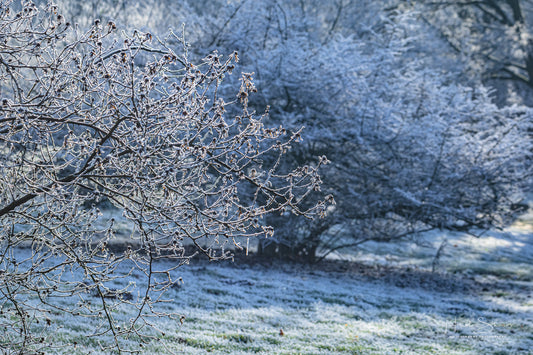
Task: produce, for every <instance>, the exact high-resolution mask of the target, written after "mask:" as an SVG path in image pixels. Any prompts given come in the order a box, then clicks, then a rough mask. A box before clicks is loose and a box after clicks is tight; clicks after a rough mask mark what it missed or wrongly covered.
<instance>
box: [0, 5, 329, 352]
mask: <svg viewBox="0 0 533 355" xmlns="http://www.w3.org/2000/svg"><path fill="white" fill-rule="evenodd" d="M11 5H12V4H11V3H10V2H2V4H1V5H0V38H1V41H0V88H1V91H2V94H1V98H0V100H1V102H0V104H1V107H0V152H1V154H0V309H1V313H0V329H1V331H0V332H1V335H0V349H2V351H7V352H9V351H20V353H28V352H34V351H35V352H38V351H40V350H43V349H45V347H46V344H42V345H41V344H40V339H41V338H42V336H43V334H44V333H45V332H49V331H53V329H54V327H55V325H54V324H51V323H50V322H49V321H47V320H46V319H47V314H48V313H49V312H57V311H59V312H66V313H69V314H71V315H74V316H80V317H97V318H98V319H100V321H101V322H100V325H99V327H98V328H97V329H96V330H95V332H94V333H93V334H90V336H92V337H95V339H98V336H99V335H100V334H112V335H113V338H114V341H115V343H114V344H101V345H102V346H103V347H104V348H106V347H107V346H110V347H113V348H115V350H119V349H120V348H121V344H122V343H121V341H122V340H121V339H124V338H127V337H131V336H135V337H138V339H139V341H140V342H142V341H143V337H144V336H145V335H146V334H148V333H149V331H148V333H145V329H146V328H147V326H149V325H150V321H149V317H150V316H151V315H154V312H156V315H163V314H164V313H157V310H158V308H157V305H158V303H160V302H163V301H164V296H163V293H164V291H165V290H166V289H167V288H168V287H170V286H171V285H172V284H173V282H174V280H173V274H171V273H170V271H171V270H172V269H174V268H177V267H178V266H179V265H182V264H184V263H187V262H188V260H189V259H190V257H191V256H192V254H194V253H203V254H205V255H206V256H207V257H209V258H210V259H211V260H218V259H226V258H229V257H231V255H230V254H229V253H228V252H226V251H224V248H225V245H227V244H228V243H230V244H233V243H237V242H236V241H235V238H236V237H254V236H262V235H267V236H268V235H271V234H272V228H271V227H270V226H268V224H265V223H263V222H262V221H261V220H262V218H263V216H264V215H266V214H268V213H271V212H274V211H279V210H281V209H290V210H291V211H292V212H294V213H296V214H301V215H305V216H308V217H312V216H314V215H315V214H317V213H322V214H323V213H324V211H325V209H326V205H325V204H324V203H322V202H318V203H313V204H312V205H306V206H303V204H302V202H303V199H304V198H305V197H306V196H307V195H308V194H309V193H310V192H311V191H313V190H317V189H318V188H319V185H320V183H321V180H320V177H319V176H318V174H317V169H318V168H319V167H320V165H322V164H324V163H325V162H326V160H325V159H320V160H317V163H316V164H314V165H313V167H308V168H306V169H298V170H295V171H292V172H291V171H285V172H283V171H282V169H279V168H280V167H281V165H282V161H283V155H285V153H286V152H287V150H288V149H289V147H290V145H291V144H292V143H293V142H294V141H296V140H297V139H298V137H299V135H300V132H299V131H298V130H295V131H294V132H287V131H285V129H283V128H281V127H275V128H270V127H266V126H265V125H264V123H263V120H264V119H265V117H266V115H263V116H256V115H255V114H254V112H253V111H252V110H251V109H250V108H249V107H248V100H249V95H250V94H252V93H253V92H255V91H256V88H255V86H254V84H253V82H252V78H251V75H250V74H242V75H241V76H240V79H239V86H237V87H236V88H235V89H236V90H234V92H233V94H232V95H231V96H223V95H221V94H220V92H219V86H220V83H221V80H222V79H223V78H224V77H225V76H227V75H229V74H230V73H231V71H232V70H233V69H234V67H235V62H236V61H237V59H238V57H237V54H236V53H233V54H231V55H230V56H222V55H221V54H219V53H217V52H214V53H212V54H210V55H208V56H207V57H205V58H203V59H202V60H199V62H198V63H196V64H195V63H192V62H191V61H189V59H188V56H187V48H188V47H187V44H185V43H184V41H183V40H182V38H180V37H179V36H177V35H175V34H172V33H171V34H170V35H169V37H168V38H166V39H162V40H158V39H156V38H155V37H154V36H153V35H151V34H150V33H141V32H138V31H136V32H134V33H133V34H132V35H131V36H125V35H124V36H121V35H119V34H118V33H117V30H116V27H117V26H116V25H115V23H113V22H107V21H105V22H104V21H99V20H96V21H94V23H93V24H92V25H91V26H90V27H89V28H88V29H87V30H81V29H80V28H79V27H77V26H75V25H72V24H71V23H70V22H69V20H68V19H65V18H64V17H63V16H62V15H61V13H60V12H59V11H58V8H57V7H56V6H54V5H49V6H48V7H46V8H44V7H43V8H38V7H37V6H35V5H34V4H32V3H24V4H23V5H22V7H21V8H20V11H17V10H15V7H14V6H11ZM169 43H182V46H181V47H173V48H171V47H170V46H169V45H168V44H169ZM229 109H231V110H232V112H236V113H237V114H236V115H231V116H230V115H229V114H228V113H227V112H228V110H229ZM265 157H268V159H265ZM272 157H276V158H275V159H272ZM269 162H271V163H269ZM103 200H105V201H108V202H109V203H111V204H112V205H113V206H114V207H115V208H117V209H118V210H119V211H120V212H121V213H122V214H123V217H124V218H125V219H126V220H128V221H130V223H131V225H132V226H133V232H132V235H131V237H130V239H128V240H127V241H126V245H123V246H118V247H117V246H116V245H115V243H114V241H115V232H116V227H115V226H114V224H115V222H116V221H115V220H114V219H113V218H110V219H109V220H104V217H103V216H102V211H100V209H99V206H100V203H101V201H103ZM302 206H303V208H302ZM117 218H118V217H117ZM184 241H188V242H189V243H190V244H192V245H193V246H194V248H193V250H192V251H191V250H190V249H186V248H184V246H183V243H184ZM112 246H113V248H112ZM214 246H216V248H215V247H214ZM20 248H30V249H31V251H32V252H31V256H30V257H26V258H21V257H20V255H19V254H20ZM215 249H216V250H217V251H215ZM159 258H166V259H169V258H170V259H173V260H175V263H174V264H173V266H172V267H171V268H170V269H168V268H165V269H161V268H160V267H159V266H158V265H156V264H155V263H154V262H155V260H157V259H159ZM121 264H127V265H129V266H130V268H131V270H132V271H131V272H134V271H135V270H137V271H136V272H138V274H137V275H139V274H140V275H144V277H141V278H140V279H139V280H138V285H137V286H136V285H135V284H134V283H130V284H129V285H128V286H127V287H126V288H120V289H116V288H114V287H113V285H114V283H113V280H115V279H116V278H119V277H126V276H128V275H123V274H122V275H120V274H115V273H114V271H115V270H116V269H117V267H118V266H119V265H121ZM73 275H76V276H73ZM80 275H82V277H81V278H80ZM90 295H92V296H96V299H97V300H98V301H97V302H94V299H93V302H91V301H90V297H89V296H90ZM64 297H70V298H72V297H77V298H78V300H79V302H77V303H76V304H75V305H74V304H70V303H64V302H62V298H64ZM123 304H129V305H130V306H131V307H134V308H135V309H136V310H137V312H136V316H135V317H134V318H132V319H131V321H130V322H129V323H127V324H118V323H117V322H116V321H115V316H114V314H115V312H117V309H118V308H117V307H119V306H120V305H123ZM165 315H166V314H165ZM148 328H149V327H148Z"/></svg>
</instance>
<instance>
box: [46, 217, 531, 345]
mask: <svg viewBox="0 0 533 355" xmlns="http://www.w3.org/2000/svg"><path fill="white" fill-rule="evenodd" d="M425 238H426V240H425V245H426V247H424V246H417V245H416V244H414V243H412V242H410V241H404V242H402V243H399V244H395V245H389V244H384V245H378V244H372V243H369V244H367V245H365V247H364V248H365V249H364V250H361V252H360V253H357V254H354V255H351V256H350V258H351V259H353V260H356V261H354V262H347V261H345V260H327V261H326V262H325V263H322V264H319V265H317V266H303V265H299V264H291V263H278V262H275V261H272V260H270V261H265V260H261V261H259V262H255V261H254V259H253V258H252V257H248V258H244V257H243V258H239V260H238V261H236V262H235V263H219V264H213V263H211V264H209V263H206V262H202V261H195V262H193V263H192V264H191V265H189V266H184V267H182V268H181V269H179V272H180V275H179V276H181V277H182V279H183V283H182V284H181V285H180V286H176V287H174V288H172V289H171V290H170V292H169V298H172V299H173V302H172V303H169V304H168V305H167V307H169V309H172V310H174V311H177V312H179V313H182V314H183V315H185V317H186V318H185V320H184V322H183V324H181V323H180V321H179V320H168V319H157V320H155V321H154V322H155V324H156V326H157V327H158V328H159V329H160V330H162V331H163V332H164V336H161V337H160V339H159V340H158V341H154V342H152V343H150V344H147V345H146V346H144V347H143V348H139V346H138V344H136V343H135V342H133V341H132V342H131V348H132V349H136V350H140V351H141V352H142V353H144V354H166V353H169V354H170V353H187V354H203V353H205V352H213V353H231V354H239V353H240V354H248V353H263V354H299V353H301V354H331V353H338V354H394V353H402V354H422V353H424V354H529V353H531V350H530V349H533V298H532V296H533V266H532V265H533V247H532V244H533V234H532V233H531V230H530V229H529V227H527V225H525V224H524V225H520V224H517V225H515V226H514V227H513V228H511V229H510V230H508V231H506V232H505V233H488V235H487V236H486V237H485V238H483V239H476V238H473V237H470V236H466V235H461V234H448V235H447V236H446V238H447V239H448V244H447V246H446V247H445V248H444V250H443V253H442V256H441V259H440V262H439V264H438V267H437V272H435V273H432V272H430V270H431V266H432V259H433V256H434V255H435V250H436V248H435V246H438V245H439V244H440V243H441V241H442V238H443V237H439V236H438V235H436V234H433V235H428V236H425ZM422 244H424V243H422ZM338 257H339V256H337V258H338ZM132 277H134V276H132ZM129 281H131V280H130V279H124V280H123V282H124V284H126V283H127V282H129ZM115 316H116V317H117V318H118V319H124V321H125V322H127V320H128V319H129V317H130V315H128V313H127V311H124V312H120V311H119V312H118V313H117V314H116V315H115ZM54 317H55V318H54V319H52V322H53V323H54V324H60V328H59V329H58V331H57V332H56V333H55V334H54V335H53V336H52V338H51V339H49V341H51V342H52V343H53V344H55V345H57V346H59V347H58V348H56V349H55V350H53V351H51V352H57V353H64V354H67V353H68V354H73V353H77V354H86V353H91V354H93V353H94V354H96V353H99V352H98V348H97V343H98V339H95V338H91V337H85V334H87V332H88V333H89V334H90V332H91V326H92V324H91V322H90V321H87V322H85V321H84V322H83V323H80V322H79V320H75V319H74V318H68V317H67V318H65V317H64V315H62V314H60V313H58V314H56V315H55V316H54ZM100 340H105V339H100ZM69 342H70V343H71V342H76V347H75V349H74V351H73V349H72V348H63V347H61V344H62V343H69Z"/></svg>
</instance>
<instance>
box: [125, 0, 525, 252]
mask: <svg viewBox="0 0 533 355" xmlns="http://www.w3.org/2000/svg"><path fill="white" fill-rule="evenodd" d="M147 3H148V2H147ZM451 3H452V1H447V2H439V3H438V4H437V3H435V2H432V3H431V4H429V3H426V2H413V1H411V2H402V1H395V0H386V1H356V0H337V1H327V2H326V1H319V0H298V1H296V0H294V1H292V0H289V1H276V0H261V1H250V0H230V1H187V0H182V1H179V2H174V1H173V2H168V3H165V2H153V3H150V5H146V6H148V8H149V9H150V11H149V12H147V13H148V14H149V16H146V17H144V18H143V19H142V21H140V22H135V21H137V20H134V19H136V18H141V17H139V16H137V15H131V16H129V15H128V16H126V15H124V20H123V22H124V23H128V24H129V25H135V26H148V27H152V28H154V29H159V31H165V30H166V28H167V27H169V26H175V25H177V24H181V23H182V22H184V23H186V27H185V31H184V33H186V35H187V38H188V39H190V40H191V41H192V42H193V43H195V46H194V48H197V49H201V50H197V53H198V54H199V53H203V52H205V51H210V50H219V51H220V52H223V53H226V52H229V51H231V50H234V49H238V50H239V55H240V58H241V61H240V64H241V67H242V68H245V70H246V71H248V72H254V73H255V78H256V80H255V83H256V85H257V87H258V89H259V93H258V95H255V96H254V97H253V98H251V100H250V102H249V105H250V106H251V107H255V108H256V109H257V110H263V109H264V107H266V105H270V117H271V119H272V121H271V123H270V124H274V123H276V124H280V123H282V124H283V125H284V126H286V127H294V128H296V127H300V126H301V125H304V126H305V127H306V129H305V131H304V132H303V135H302V137H303V139H304V142H303V144H301V145H299V146H298V147H293V148H292V149H291V150H290V151H289V155H288V157H289V159H288V160H285V162H284V164H288V165H287V167H290V166H296V165H307V166H308V168H312V167H313V164H312V162H313V161H314V159H316V157H317V156H322V155H326V156H327V157H328V158H329V159H330V160H331V161H332V162H333V164H331V165H328V166H327V167H326V170H325V176H324V177H323V180H324V185H323V186H322V188H323V189H327V192H328V193H332V194H333V195H334V196H335V200H336V202H337V204H336V205H335V206H334V207H331V208H330V209H329V210H328V214H329V218H327V219H324V220H317V221H314V222H309V221H308V220H306V219H299V218H296V217H293V216H292V215H291V213H290V210H289V209H287V210H284V212H283V214H282V216H280V218H279V219H278V218H277V217H276V215H271V216H270V217H268V218H269V221H270V222H271V224H275V225H278V226H279V227H280V228H279V232H278V233H276V235H275V236H274V237H273V238H268V239H264V240H262V242H261V243H260V251H262V252H264V253H273V252H276V250H277V251H278V252H280V253H289V254H293V255H294V254H296V255H298V254H299V255H304V256H308V257H309V258H310V259H314V258H315V256H316V254H317V252H320V254H321V255H324V253H327V252H329V251H332V250H335V249H336V248H341V247H349V246H355V245H358V244H359V243H361V242H362V241H365V240H369V239H378V240H389V239H393V238H396V237H401V236H406V235H414V234H416V233H417V232H419V231H423V230H429V229H433V228H448V229H463V230H469V229H472V228H473V229H475V228H478V229H479V228H481V229H483V228H490V227H501V226H503V225H505V224H507V223H509V222H510V221H511V220H512V219H513V218H514V216H516V214H517V212H518V211H519V210H520V206H521V204H520V201H521V199H522V196H523V194H522V192H523V190H527V189H529V188H530V186H531V170H530V168H529V167H530V165H531V164H529V163H528V160H527V159H528V154H529V150H530V146H531V143H530V141H529V140H528V138H527V135H528V133H527V131H528V129H530V127H531V112H530V110H529V109H528V108H525V107H518V106H508V107H507V106H501V107H497V106H495V105H494V104H493V102H492V98H493V96H495V95H494V94H493V93H494V91H492V89H488V88H485V87H484V86H483V83H485V84H490V83H491V82H490V81H489V82H487V81H486V80H485V79H486V78H487V77H486V76H485V74H486V73H489V70H485V69H486V68H485V60H481V59H480V58H481V56H479V55H471V52H472V51H473V50H475V49H477V48H485V49H487V48H489V47H490V46H489V47H487V46H486V45H487V44H489V45H492V44H491V41H492V40H494V39H496V38H504V37H503V34H504V33H507V34H509V33H511V32H512V31H511V32H509V31H508V30H505V31H503V32H502V31H500V30H498V29H497V28H495V29H493V30H492V32H490V33H488V32H486V31H481V30H480V28H478V31H476V30H475V28H477V27H475V26H473V23H474V22H473V20H472V19H473V18H474V17H472V18H470V17H469V16H466V17H465V18H466V19H467V21H463V22H457V21H459V20H458V15H457V14H455V15H453V16H452V14H453V11H452V7H451ZM454 3H457V1H454ZM477 3H479V4H481V3H485V2H468V4H467V3H466V2H465V3H464V7H465V8H468V9H470V8H473V9H474V10H475V9H476V6H477ZM486 3H489V2H486ZM490 3H495V2H490ZM507 3H510V2H507V1H506V2H501V4H500V5H498V6H500V7H502V8H503V10H504V11H505V12H506V14H507V15H506V16H507V17H508V18H513V16H514V15H513V12H512V10H511V7H510V6H509V5H508V4H507ZM426 5H427V6H428V7H426ZM480 6H486V5H483V4H481V5H480ZM493 7H494V6H493ZM131 9H132V10H131V11H132V12H135V10H134V8H131ZM428 9H433V10H432V11H433V12H432V11H429V10H428ZM435 9H437V10H438V11H434V10H435ZM445 10H446V11H448V12H446V11H445ZM476 11H477V10H476ZM522 11H524V6H522ZM145 13H146V12H145ZM441 15H442V18H441V19H442V20H444V21H443V22H439V23H440V24H445V25H446V26H447V27H446V28H448V27H449V29H450V30H453V31H456V32H454V33H456V34H457V36H456V38H457V39H458V40H461V41H463V42H464V44H465V46H463V47H462V48H463V49H462V50H461V53H458V52H457V51H455V50H453V48H451V47H453V46H450V42H449V41H450V38H449V37H447V36H446V35H445V34H444V33H443V31H442V27H439V26H437V24H436V23H435V22H433V21H434V20H435V19H437V18H440V17H439V16H441ZM128 19H129V20H128ZM462 20H464V19H462ZM462 20H461V21H462ZM130 21H133V22H135V23H133V22H130ZM454 21H455V22H454ZM521 28H523V27H521ZM506 31H507V32H506ZM524 33H525V32H524ZM513 38H514V37H513ZM504 42H505V41H503V40H502V41H501V44H502V45H503V46H504V47H505V46H507V47H508V46H514V47H513V48H515V47H516V45H518V44H520V43H522V42H520V41H514V42H513V43H514V44H512V43H511V44H510V43H509V42H505V43H504ZM476 43H478V44H479V45H482V46H481V47H480V46H478V45H476ZM498 43H499V42H498ZM507 47H505V48H507ZM502 48H503V47H502ZM485 49H483V51H481V52H480V53H485V52H484V51H485ZM515 49H516V48H515ZM193 50H194V49H191V55H194V53H192V51H193ZM498 53H515V54H519V52H518V51H514V52H513V51H501V52H498ZM498 53H496V54H498ZM506 55H507V54H506ZM490 72H491V73H494V71H493V70H490ZM235 85H238V78H237V77H229V78H227V80H225V81H224V82H223V83H222V84H221V86H220V87H219V90H220V91H221V92H226V91H230V90H231V89H232V88H233V87H235ZM498 89H501V87H498ZM513 92H514V93H515V94H520V92H518V91H516V90H515V91H511V94H512V93H513ZM511 96H512V95H510V96H509V97H511ZM515 96H517V95H515ZM509 101H512V100H509ZM515 101H520V100H515ZM502 102H504V100H500V101H499V103H502ZM489 147H490V148H489ZM266 159H270V160H272V161H274V160H275V158H274V157H273V158H269V157H266ZM451 186H453V188H452V187H451ZM311 201H312V200H309V203H310V204H312V203H311ZM320 249H322V251H320Z"/></svg>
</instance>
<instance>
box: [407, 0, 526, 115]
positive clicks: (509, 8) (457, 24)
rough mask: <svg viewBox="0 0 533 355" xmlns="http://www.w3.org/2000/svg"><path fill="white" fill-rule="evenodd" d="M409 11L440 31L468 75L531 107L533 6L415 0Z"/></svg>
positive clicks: (518, 0) (513, 0) (487, 0)
mask: <svg viewBox="0 0 533 355" xmlns="http://www.w3.org/2000/svg"><path fill="white" fill-rule="evenodd" d="M406 4H407V3H405V4H404V6H405V5H406ZM408 8H409V9H410V10H414V11H417V13H418V14H419V16H420V17H421V18H422V19H424V21H426V23H427V24H429V25H430V26H431V27H432V28H434V29H436V30H437V31H438V36H439V37H440V38H441V39H442V40H444V41H445V43H447V47H448V51H449V52H453V53H454V54H455V55H456V56H457V57H459V58H461V59H462V61H463V62H464V63H465V68H464V69H465V73H466V74H467V75H468V76H470V77H477V78H479V79H481V80H483V82H485V83H490V84H492V85H494V86H495V87H496V88H497V89H498V95H499V97H500V100H501V101H503V102H505V101H507V102H526V103H528V104H531V93H532V91H531V89H532V88H533V41H532V38H531V35H532V33H531V30H530V29H531V25H532V23H533V22H532V21H533V17H532V14H533V12H532V10H533V2H531V1H529V0H505V1H492V0H483V1H464V0H446V1H437V2H425V1H413V2H410V3H409V5H408ZM443 49H444V50H446V49H445V48H443Z"/></svg>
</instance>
